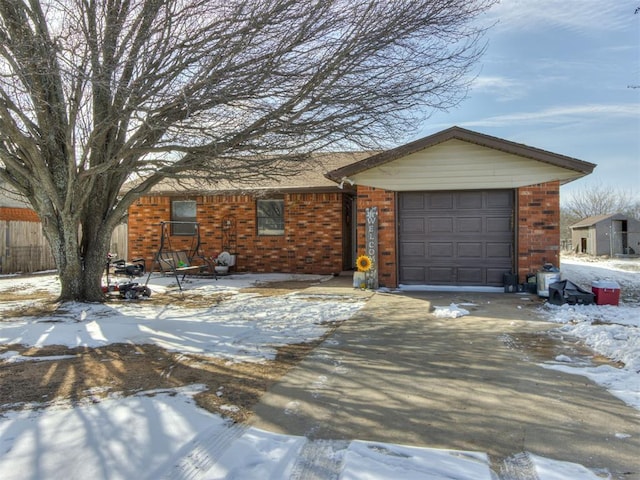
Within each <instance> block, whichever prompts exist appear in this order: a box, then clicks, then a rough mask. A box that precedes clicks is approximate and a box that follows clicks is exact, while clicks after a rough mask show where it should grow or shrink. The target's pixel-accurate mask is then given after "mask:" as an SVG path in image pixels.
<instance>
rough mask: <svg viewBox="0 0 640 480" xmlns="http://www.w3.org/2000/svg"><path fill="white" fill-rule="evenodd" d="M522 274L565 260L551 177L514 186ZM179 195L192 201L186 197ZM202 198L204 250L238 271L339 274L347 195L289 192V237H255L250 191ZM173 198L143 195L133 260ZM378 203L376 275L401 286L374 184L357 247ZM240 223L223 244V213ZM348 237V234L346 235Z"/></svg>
mask: <svg viewBox="0 0 640 480" xmlns="http://www.w3.org/2000/svg"><path fill="white" fill-rule="evenodd" d="M516 196H517V213H516V218H517V233H518V238H517V241H516V248H517V255H518V257H517V262H518V276H519V281H520V282H524V281H525V279H526V275H527V274H528V273H535V272H537V271H538V270H539V269H540V268H541V267H542V265H543V264H545V263H553V264H554V265H556V266H558V265H559V251H560V205H559V201H560V184H559V182H550V183H545V184H541V185H533V186H528V187H522V188H519V189H516ZM180 199H187V197H183V198H180ZM188 199H190V200H195V201H196V203H197V212H196V215H197V221H198V222H200V233H201V240H202V245H201V252H202V253H203V254H205V255H212V254H214V253H219V252H220V251H221V250H222V249H223V248H224V249H229V250H235V251H231V252H230V253H235V254H237V266H236V270H237V271H239V272H257V273H272V272H288V273H313V274H322V275H327V274H336V273H338V272H340V271H341V270H342V269H343V268H345V267H346V268H348V267H349V266H345V265H343V243H344V240H345V236H344V234H343V211H344V210H343V194H341V193H290V194H286V195H284V204H285V207H284V211H285V233H284V235H277V236H268V235H262V236H260V235H257V225H256V199H255V197H253V196H250V195H226V196H223V195H213V196H198V197H191V198H188ZM171 200H172V198H171V197H166V196H164V197H159V196H149V197H143V198H142V199H140V200H139V201H138V202H137V203H136V204H135V205H132V206H131V208H130V209H129V258H136V257H144V258H146V259H147V261H149V262H151V261H152V260H153V257H154V255H155V253H156V252H157V251H158V248H159V246H160V227H159V223H160V222H161V221H169V220H170V219H171ZM372 206H377V207H378V212H379V220H378V245H379V257H378V259H377V260H378V279H379V284H380V286H386V287H396V286H397V285H398V277H397V272H398V265H397V259H398V255H397V238H396V232H397V228H396V225H397V215H396V208H397V203H396V193H395V192H391V191H388V190H383V189H377V188H373V187H364V186H358V187H357V215H356V222H357V226H356V228H357V248H356V254H357V255H361V254H363V253H364V251H365V209H366V208H369V207H372ZM226 217H228V218H232V219H233V220H234V221H235V235H236V240H235V244H236V247H235V248H228V247H229V246H227V245H223V231H222V222H223V219H224V218H226ZM347 235H348V233H347ZM192 240H193V239H192V237H184V236H171V237H170V238H169V242H170V245H168V247H169V248H171V249H173V250H188V249H190V248H191V246H192Z"/></svg>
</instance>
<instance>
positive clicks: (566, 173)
mask: <svg viewBox="0 0 640 480" xmlns="http://www.w3.org/2000/svg"><path fill="white" fill-rule="evenodd" d="M594 168H595V165H594V164H592V163H588V162H584V161H582V160H578V159H575V158H571V157H567V156H564V155H559V154H556V153H552V152H548V151H545V150H541V149H538V148H534V147H530V146H527V145H523V144H519V143H515V142H511V141H508V140H504V139H501V138H496V137H492V136H489V135H485V134H482V133H478V132H473V131H470V130H466V129H463V128H459V127H452V128H449V129H447V130H443V131H441V132H439V133H436V134H434V135H431V136H429V137H425V138H423V139H420V140H417V141H415V142H412V143H409V144H407V145H403V146H400V147H398V148H395V149H392V150H388V151H385V152H382V153H380V154H377V155H374V156H371V157H369V158H366V159H364V160H362V161H360V162H356V163H354V164H351V165H348V166H345V167H342V168H339V169H336V170H333V171H331V172H329V173H328V174H327V177H329V178H330V179H332V180H334V181H335V182H337V183H339V184H340V185H355V188H356V191H357V229H358V230H357V234H356V236H357V248H358V251H357V252H355V253H356V254H358V255H359V254H362V253H364V252H365V251H369V250H368V245H369V244H370V242H369V241H368V240H367V239H366V237H365V230H366V231H367V234H368V235H371V228H370V226H369V225H368V224H367V220H366V218H367V216H366V213H367V211H370V210H372V208H373V207H375V211H376V212H378V215H379V220H378V223H377V229H376V230H377V231H376V233H377V237H378V239H377V245H378V249H377V252H376V255H375V257H376V258H373V259H372V260H373V263H374V265H375V275H376V276H377V278H378V280H379V284H380V285H384V286H387V287H397V286H402V285H428V286H432V285H433V286H438V285H440V286H454V285H455V286H483V287H484V286H493V287H499V286H502V285H503V281H504V274H506V273H514V274H516V275H517V276H518V279H519V281H520V282H523V281H524V280H525V278H526V275H527V274H528V273H534V272H536V271H538V270H539V269H540V268H541V267H542V265H544V264H545V263H553V264H555V265H558V264H559V261H560V258H559V252H560V185H561V184H563V183H567V182H570V181H572V180H575V179H578V178H581V177H583V176H585V175H588V174H589V173H591V172H592V171H593V169H594ZM373 244H375V242H373Z"/></svg>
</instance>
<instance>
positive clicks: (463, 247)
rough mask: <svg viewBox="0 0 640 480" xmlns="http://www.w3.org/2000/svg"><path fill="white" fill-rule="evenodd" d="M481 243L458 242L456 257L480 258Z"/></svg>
mask: <svg viewBox="0 0 640 480" xmlns="http://www.w3.org/2000/svg"><path fill="white" fill-rule="evenodd" d="M482 247H483V245H482V243H480V242H473V243H458V257H460V258H482V251H483V248H482Z"/></svg>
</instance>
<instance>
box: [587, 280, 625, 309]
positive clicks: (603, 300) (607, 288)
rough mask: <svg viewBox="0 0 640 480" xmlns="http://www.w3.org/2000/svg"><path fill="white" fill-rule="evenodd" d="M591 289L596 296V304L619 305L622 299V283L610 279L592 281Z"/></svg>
mask: <svg viewBox="0 0 640 480" xmlns="http://www.w3.org/2000/svg"><path fill="white" fill-rule="evenodd" d="M591 291H592V292H593V294H594V295H595V296H596V305H616V306H617V305H618V302H619V301H620V285H618V282H613V281H609V280H597V281H594V282H591Z"/></svg>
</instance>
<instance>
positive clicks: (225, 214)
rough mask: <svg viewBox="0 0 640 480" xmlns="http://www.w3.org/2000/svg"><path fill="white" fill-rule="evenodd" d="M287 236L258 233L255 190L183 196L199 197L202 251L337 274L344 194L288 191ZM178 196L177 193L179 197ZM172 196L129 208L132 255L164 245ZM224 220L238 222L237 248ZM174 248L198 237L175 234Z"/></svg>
mask: <svg viewBox="0 0 640 480" xmlns="http://www.w3.org/2000/svg"><path fill="white" fill-rule="evenodd" d="M283 198H284V218H285V232H284V235H258V234H257V225H256V198H255V197H253V196H251V195H211V196H197V197H180V198H179V199H180V200H195V201H196V220H197V221H198V222H199V223H200V235H201V242H202V244H201V249H200V250H201V252H202V254H204V255H206V256H210V255H213V254H217V253H220V251H222V250H223V249H226V250H229V251H230V253H233V254H236V255H237V259H236V267H235V269H236V271H239V272H256V273H274V272H287V273H310V274H322V275H328V274H337V273H339V272H340V271H342V269H343V265H342V263H343V251H342V250H343V249H342V245H343V231H342V230H343V218H342V217H343V194H342V193H288V194H285V195H283ZM176 199H177V197H176ZM171 200H172V198H171V197H167V196H148V197H143V198H141V199H140V200H139V201H138V202H136V203H135V204H134V205H132V206H131V207H130V208H129V222H128V224H129V258H136V257H143V258H145V259H147V261H148V262H152V261H153V258H154V255H155V254H156V252H157V251H158V249H159V248H160V234H161V232H160V226H159V224H160V222H161V221H169V220H170V219H171ZM223 219H229V220H231V221H232V222H234V223H235V229H234V230H235V248H234V246H233V245H223V241H224V239H225V238H226V235H224V233H223V228H222V222H223ZM168 242H169V245H165V247H168V249H169V248H170V249H172V250H189V249H190V248H191V247H192V242H193V238H192V237H185V236H170V237H169V238H168Z"/></svg>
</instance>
